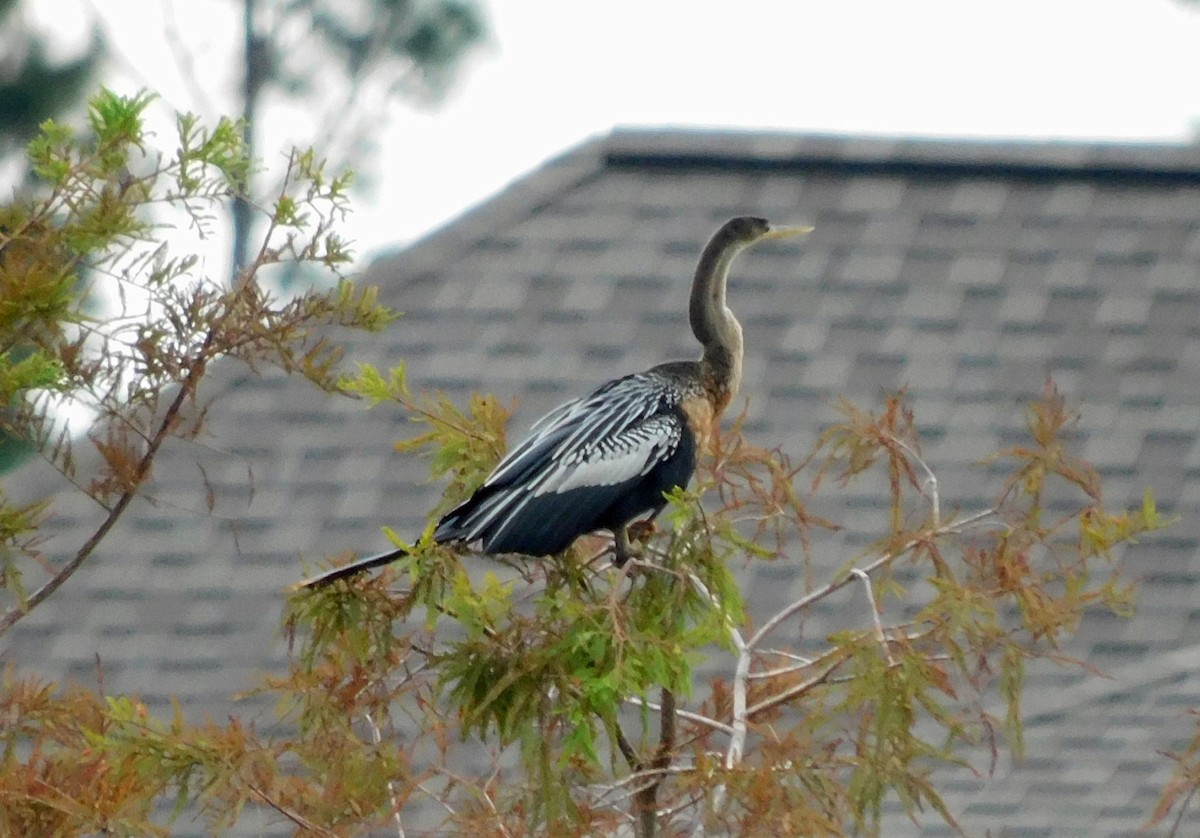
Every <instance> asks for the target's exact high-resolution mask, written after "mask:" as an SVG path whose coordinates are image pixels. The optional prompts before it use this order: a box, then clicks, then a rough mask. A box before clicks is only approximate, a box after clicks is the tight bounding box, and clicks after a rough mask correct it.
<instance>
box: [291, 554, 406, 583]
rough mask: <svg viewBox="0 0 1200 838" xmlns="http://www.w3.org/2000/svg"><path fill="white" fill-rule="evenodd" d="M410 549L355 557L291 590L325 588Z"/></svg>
mask: <svg viewBox="0 0 1200 838" xmlns="http://www.w3.org/2000/svg"><path fill="white" fill-rule="evenodd" d="M407 555H408V551H407V550H405V549H403V548H400V549H397V550H392V551H391V552H389V553H380V554H379V555H378V556H367V557H366V558H362V559H355V560H354V561H352V562H350V564H344V565H342V566H341V567H335V568H333V569H332V570H327V571H325V572H324V573H322V574H320V575H319V576H314V577H312V578H311V579H305V580H303V581H301V582H297V583H296V584H295V585H292V586H291V587H290V588H289V589H288V590H290V591H308V590H312V589H314V588H323V587H325V586H326V585H329V584H331V583H333V582H336V581H338V580H339V579H347V578H349V577H351V576H354V575H355V574H356V573H362V572H363V571H364V570H370V569H371V568H373V567H383V566H384V565H385V564H391V563H392V562H394V561H396V559H399V558H401V557H403V556H407Z"/></svg>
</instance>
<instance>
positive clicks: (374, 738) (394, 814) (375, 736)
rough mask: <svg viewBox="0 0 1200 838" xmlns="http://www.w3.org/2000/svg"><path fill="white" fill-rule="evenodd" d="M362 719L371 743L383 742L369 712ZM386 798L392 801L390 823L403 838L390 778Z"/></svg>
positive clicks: (397, 804) (393, 786)
mask: <svg viewBox="0 0 1200 838" xmlns="http://www.w3.org/2000/svg"><path fill="white" fill-rule="evenodd" d="M363 718H365V719H366V720H367V724H368V725H370V726H371V741H372V742H374V743H375V744H376V745H379V744H380V743H382V742H383V736H382V735H381V734H380V732H379V725H377V724H375V720H374V719H373V718H371V714H370V712H369V711H363ZM387 787H388V797H389V798H390V799H391V801H392V822H393V823H394V824H396V835H397V838H405V836H404V819H403V818H401V817H400V801H399V798H397V797H396V785H395V783H393V782H392V780H391V778H388V781H387Z"/></svg>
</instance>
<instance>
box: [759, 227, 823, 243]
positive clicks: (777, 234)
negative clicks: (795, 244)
mask: <svg viewBox="0 0 1200 838" xmlns="http://www.w3.org/2000/svg"><path fill="white" fill-rule="evenodd" d="M812 231H813V228H812V227H772V228H771V229H770V230H768V231H767V232H766V233H764V234H763V237H762V239H761V241H770V240H771V239H790V238H792V237H793V236H807V235H808V234H809V233H811V232H812Z"/></svg>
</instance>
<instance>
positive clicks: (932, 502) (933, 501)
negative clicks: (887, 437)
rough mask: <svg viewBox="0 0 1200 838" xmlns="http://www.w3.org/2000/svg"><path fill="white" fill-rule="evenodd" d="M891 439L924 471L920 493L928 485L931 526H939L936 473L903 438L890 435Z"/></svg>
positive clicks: (940, 516) (940, 521)
mask: <svg viewBox="0 0 1200 838" xmlns="http://www.w3.org/2000/svg"><path fill="white" fill-rule="evenodd" d="M892 440H893V441H894V442H895V443H896V444H897V445H899V446H900V447H901V448H903V449H904V451H905V453H907V454H908V456H910V457H912V458H913V459H914V460H916V462H917V465H919V466H920V467H921V470H922V471H924V472H925V482H924V483H922V484H921V493H922V494H925V487H926V486H928V487H929V492H928V494H927V495H926V496H927V497H928V498H929V506H930V509H931V512H932V516H933V526H935V527H940V526H941V525H942V511H941V502H940V501H939V499H938V479H937V475H936V474H934V473H933V469H931V468H930V467H929V464H928V463H926V462H925V460H924V459H922V457H921V455H920V454H918V453H917V452H916V451H915V450H913V448H912V447H911V446H909V445H908V444H907V443H906V442H904V440H902V439H898V438H897V437H892Z"/></svg>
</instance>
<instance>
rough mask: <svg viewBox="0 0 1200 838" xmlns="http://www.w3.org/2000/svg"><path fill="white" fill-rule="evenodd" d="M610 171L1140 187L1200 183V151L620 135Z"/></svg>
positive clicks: (609, 154)
mask: <svg viewBox="0 0 1200 838" xmlns="http://www.w3.org/2000/svg"><path fill="white" fill-rule="evenodd" d="M602 153H603V159H604V162H605V164H606V165H607V166H609V167H613V168H623V169H630V168H640V169H657V170H681V169H695V170H706V169H707V170H712V169H723V170H729V171H759V172H792V173H795V172H829V173H831V174H838V175H843V176H844V175H847V174H849V175H854V174H865V175H895V176H900V177H914V176H922V175H924V176H928V177H955V178H959V177H984V178H1004V179H1009V180H1013V179H1016V180H1034V181H1039V182H1045V181H1053V180H1070V181H1080V180H1083V181H1095V182H1104V183H1128V184H1131V185H1136V184H1145V185H1150V184H1157V185H1165V184H1196V183H1200V145H1195V144H1183V143H1165V142H1136V143H1130V142H1110V141H1075V140H1009V139H1005V140H1000V139H975V138H936V137H885V136H866V135H851V134H845V135H838V134H798V133H784V132H756V131H724V130H704V131H698V130H673V129H666V130H663V129H654V128H619V129H617V130H616V131H614V132H613V133H612V134H610V135H609V136H608V137H607V138H605V139H604V140H603V141H602Z"/></svg>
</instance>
